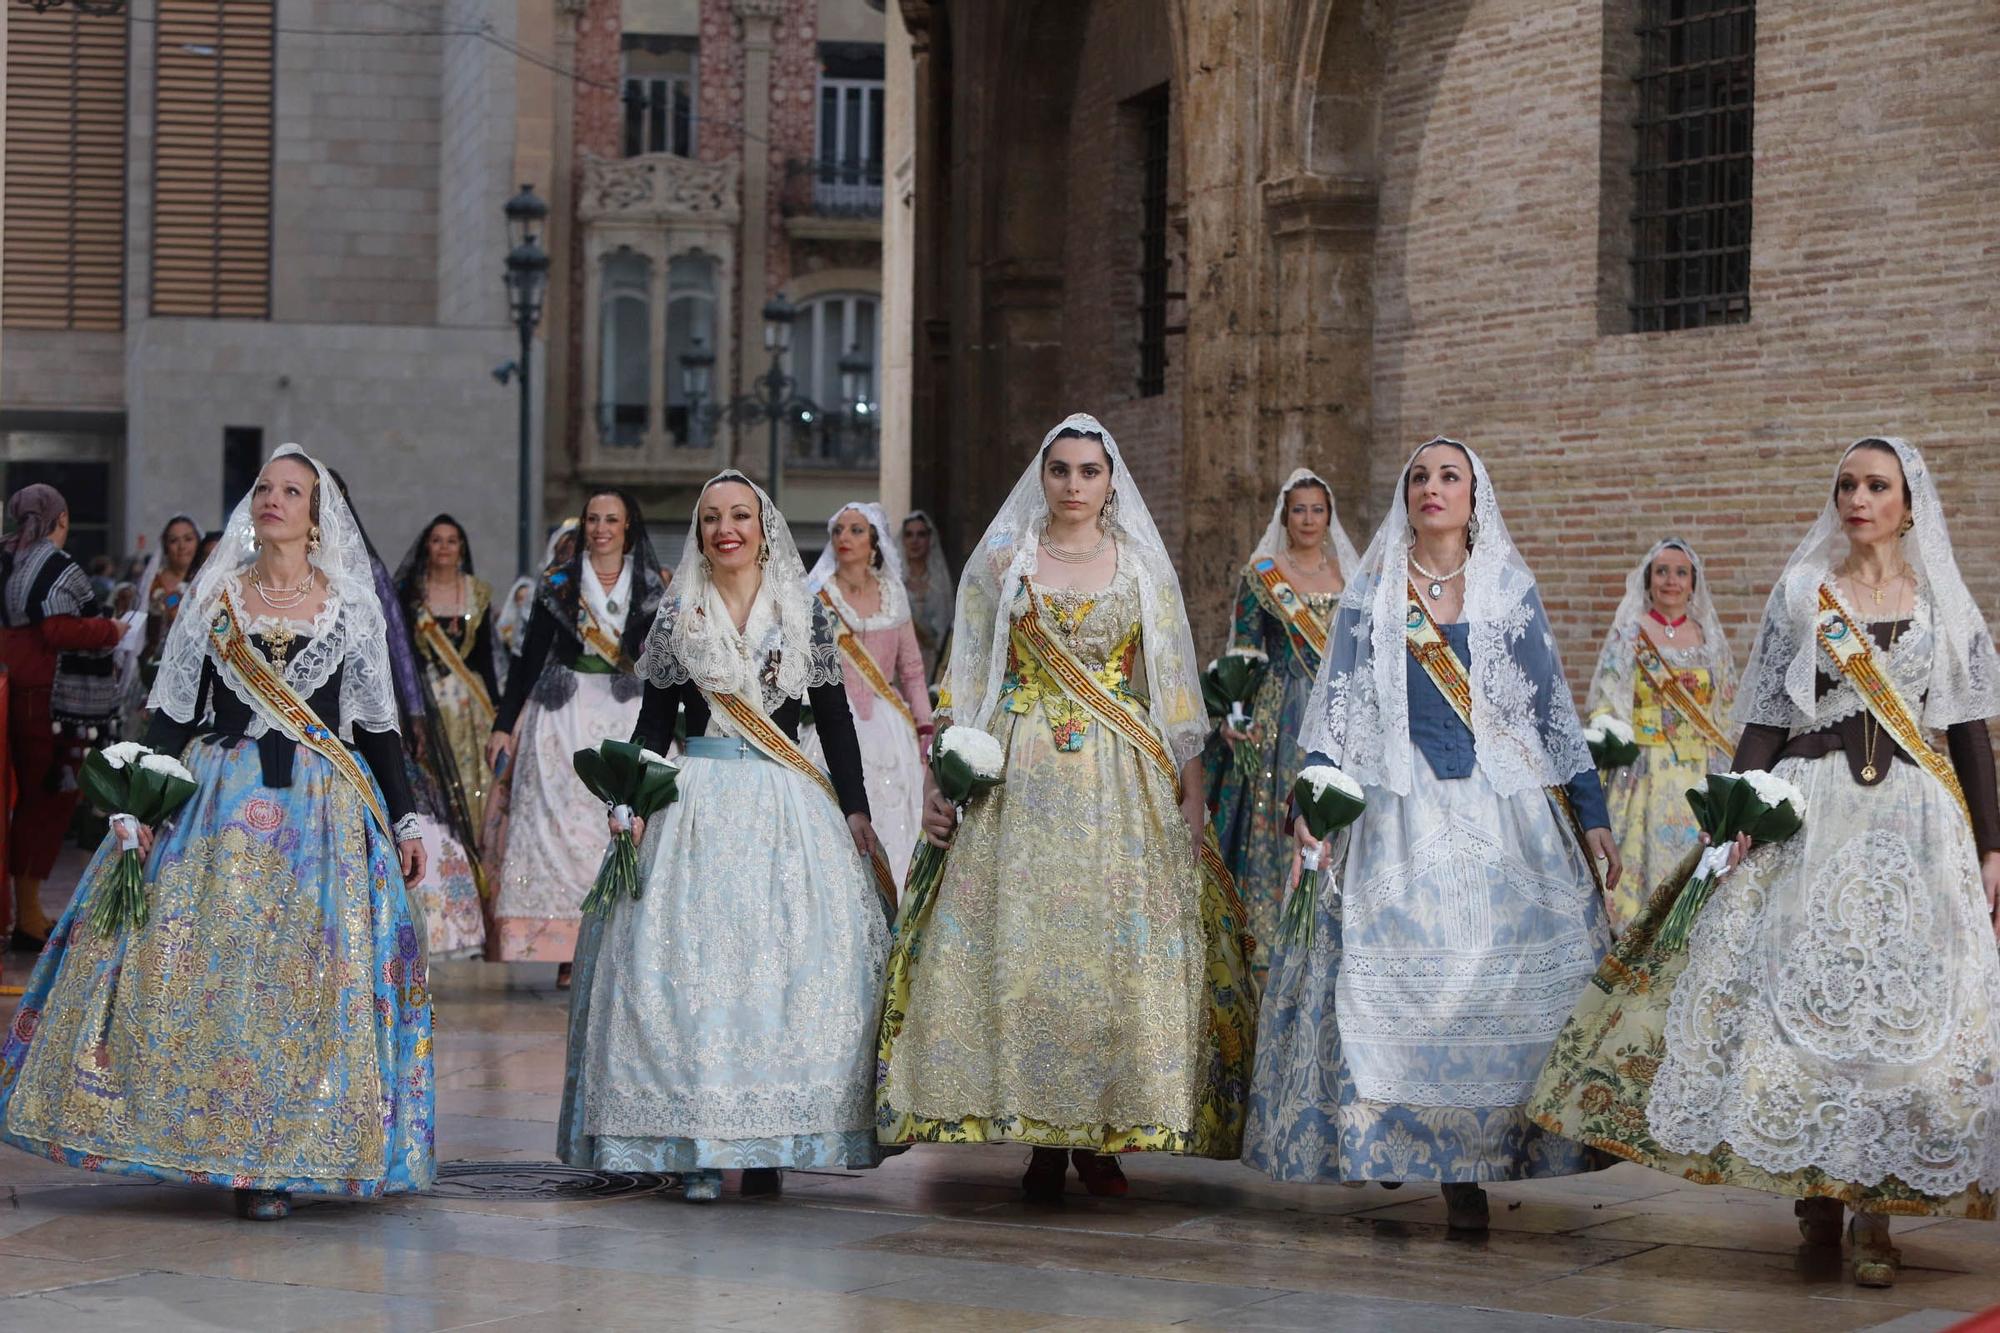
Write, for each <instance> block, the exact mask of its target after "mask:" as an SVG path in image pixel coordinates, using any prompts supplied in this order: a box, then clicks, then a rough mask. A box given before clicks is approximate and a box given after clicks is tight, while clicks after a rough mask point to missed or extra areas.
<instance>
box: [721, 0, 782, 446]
mask: <svg viewBox="0 0 2000 1333" xmlns="http://www.w3.org/2000/svg"><path fill="white" fill-rule="evenodd" d="M733 3H734V6H735V9H736V17H737V18H738V19H739V20H741V21H742V24H743V234H742V237H741V238H740V241H739V243H738V245H737V247H736V260H737V263H738V264H740V265H741V266H742V272H741V283H740V285H739V286H738V288H737V290H738V292H739V296H738V299H739V300H740V301H741V303H742V305H741V308H740V310H739V311H738V315H737V321H736V327H737V329H738V338H737V344H738V346H739V347H740V348H741V354H740V355H738V356H737V358H736V391H737V392H738V393H748V392H749V391H750V389H751V386H752V385H753V384H754V383H755V382H756V379H757V377H758V376H759V375H761V374H763V373H764V371H765V369H766V367H767V365H768V363H767V361H766V359H765V356H764V351H763V346H764V301H765V299H766V298H767V297H768V296H769V293H768V292H767V291H766V290H765V286H766V283H767V282H768V281H769V268H768V263H767V260H766V255H767V253H768V251H769V248H770V229H771V153H770V147H769V145H770V140H771V48H772V37H771V28H772V25H773V24H775V23H776V22H777V20H778V19H779V18H780V17H782V16H783V14H784V12H785V0H733ZM759 436H760V438H761V431H760V432H759ZM736 464H737V466H739V467H744V470H745V471H747V472H749V473H750V474H751V475H753V476H757V477H760V478H763V480H765V481H767V482H768V481H769V480H770V479H769V478H768V477H764V476H763V474H764V472H765V471H766V470H768V467H769V464H768V463H767V461H766V460H765V457H764V454H763V452H762V451H761V450H759V449H756V448H745V447H744V443H743V441H742V440H740V439H739V440H738V441H737V458H736ZM746 464H747V465H748V466H747V467H746V466H745V465H746Z"/></svg>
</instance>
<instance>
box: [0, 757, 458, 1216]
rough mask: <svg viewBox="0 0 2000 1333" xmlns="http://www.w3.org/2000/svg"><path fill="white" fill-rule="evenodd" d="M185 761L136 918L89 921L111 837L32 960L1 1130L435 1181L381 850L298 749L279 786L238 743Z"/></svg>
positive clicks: (423, 1053)
mask: <svg viewBox="0 0 2000 1333" xmlns="http://www.w3.org/2000/svg"><path fill="white" fill-rule="evenodd" d="M187 764H188V767H189V769H190V770H191V771H192V772H193V773H194V777H195V782H196V784H197V790H196V792H195V794H194V796H193V798H192V799H191V800H190V801H189V802H188V803H187V805H186V806H184V807H183V808H182V809H181V811H180V812H179V814H178V815H176V816H175V818H174V819H173V820H172V821H171V822H170V823H169V824H167V825H164V826H163V827H162V828H161V830H160V835H159V838H158V840H157V841H156V842H155V844H154V847H153V855H152V859H151V862H150V863H149V865H148V868H147V871H148V880H149V883H148V885H147V895H148V898H149V901H150V911H149V914H148V919H147V922H146V924H145V925H143V926H138V927H132V926H126V927H124V928H122V929H120V930H119V931H118V932H117V933H116V934H115V935H111V936H100V935H98V934H96V933H95V932H94V931H92V929H91V927H90V923H89V917H90V909H91V903H92V902H93V900H94V899H95V898H96V896H97V895H98V893H100V892H101V891H103V890H104V889H105V887H106V886H107V885H108V884H109V882H110V870H111V868H112V866H113V864H114V862H115V858H116V857H117V855H118V848H117V843H116V840H115V839H112V838H107V839H106V840H105V842H104V844H103V845H102V846H101V847H100V848H99V849H98V852H97V855H96V856H95V857H94V858H93V859H92V861H91V863H90V866H89V868H88V869H87V870H86V871H85V872H84V876H83V880H82V882H81V883H80V884H79V886H78V889H77V892H76V894H75V896H74V897H73V898H72V899H71V901H70V905H69V908H68V910H67V911H65V912H64V913H63V916H62V920H61V921H59V922H58V923H57V925H56V928H55V931H54V933H53V934H52V935H51V937H50V939H49V943H48V947H47V948H46V949H45V950H44V951H43V953H42V956H41V959H40V961H39V962H38V963H37V964H36V965H35V970H34V974H33V975H32V977H31V978H30V979H29V982H28V986H27V991H26V994H25V995H23V996H22V999H21V1004H20V1008H19V1010H18V1011H17V1012H16V1014H15V1018H14V1023H13V1026H12V1028H11V1029H10V1030H9V1032H8V1034H7V1039H6V1042H5V1044H4V1045H0V1140H4V1141H5V1142H7V1143H10V1144H12V1145H13V1146H15V1147H17V1148H21V1149H24V1150H25V1151H28V1152H32V1153H35V1154H37V1155H38V1156H43V1157H48V1158H50V1159H51V1160H54V1161H58V1162H63V1163H66V1164H68V1165H70V1166H78V1167H83V1168H86V1169H88V1170H93V1171H109V1172H113V1173H117V1174H122V1175H135V1176H143V1177H147V1178H149V1179H153V1180H162V1181H171V1182H177V1183H187V1184H196V1185H215V1186H220V1187H224V1188H228V1187H235V1188H238V1189H276V1190H289V1191H293V1192H296V1193H301V1194H335V1195H349V1196H354V1197H363V1198H366V1197H373V1196H377V1195H382V1194H400V1193H408V1192H412V1191H418V1190H423V1189H426V1188H428V1187H429V1185H430V1183H431V1179H432V1176H433V1173H434V1170H435V1159H434V1155H433V1127H434V1088H433V1077H432V1065H431V1008H430V996H429V991H428V988H427V983H426V976H425V967H424V960H423V958H422V950H421V946H420V944H419V930H418V926H417V924H416V923H414V922H413V921H412V919H411V914H410V913H411V908H410V900H409V897H408V895H407V893H406V892H405V889H404V884H403V878H402V875H401V873H400V872H399V870H398V867H397V863H396V857H395V850H394V846H393V844H392V843H391V842H390V841H389V840H388V839H387V838H386V837H385V836H384V835H383V834H382V833H381V832H380V831H379V830H378V829H376V828H375V826H374V824H373V822H372V821H371V820H370V818H369V816H368V813H367V810H366V807H365V806H364V805H363V803H362V800H361V797H360V795H359V794H358V793H357V792H356V791H355V790H354V789H353V787H352V786H350V785H349V784H348V783H347V781H346V780H345V779H343V778H342V777H341V776H340V775H339V774H338V773H337V772H336V771H335V770H334V768H333V766H332V765H331V764H329V763H328V762H327V761H326V760H324V759H322V758H321V757H319V756H318V755H317V754H314V753H312V752H311V751H309V750H307V749H304V748H303V747H301V748H300V750H299V753H298V759H297V764H296V767H295V769H294V773H293V781H292V785H291V786H290V787H286V788H271V787H266V786H265V785H263V768H262V764H261V762H260V761H259V758H258V753H257V747H256V746H255V745H254V744H251V743H248V742H236V743H230V742H221V741H216V742H210V741H198V742H196V743H195V744H194V745H193V746H192V747H190V750H189V753H188V756H187ZM377 799H378V800H379V799H380V794H379V792H378V793H377Z"/></svg>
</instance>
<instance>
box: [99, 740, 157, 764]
mask: <svg viewBox="0 0 2000 1333" xmlns="http://www.w3.org/2000/svg"><path fill="white" fill-rule="evenodd" d="M101 753H102V754H103V755H104V762H105V763H107V764H109V765H111V766H112V767H113V768H123V767H125V765H127V764H129V763H131V762H132V761H134V760H135V759H138V758H139V757H140V756H141V755H148V754H151V753H152V751H151V750H149V749H147V748H146V747H145V746H143V745H141V744H139V742H137V741H120V742H118V744H116V745H107V746H105V747H104V749H103V750H102V751H101Z"/></svg>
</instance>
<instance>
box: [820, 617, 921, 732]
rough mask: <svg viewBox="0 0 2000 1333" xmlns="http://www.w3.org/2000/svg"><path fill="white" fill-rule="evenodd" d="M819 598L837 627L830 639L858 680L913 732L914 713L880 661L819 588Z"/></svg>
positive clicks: (915, 727) (915, 721)
mask: <svg viewBox="0 0 2000 1333" xmlns="http://www.w3.org/2000/svg"><path fill="white" fill-rule="evenodd" d="M819 599H820V601H821V602H822V603H824V604H825V606H826V609H827V612H828V614H830V615H831V616H832V617H833V623H834V624H835V625H836V626H838V627H839V628H838V629H836V630H835V631H834V636H833V641H834V642H835V643H836V644H838V645H839V647H840V651H841V653H842V655H843V656H845V657H846V658H847V660H848V662H849V663H851V664H852V665H853V667H854V669H855V670H856V671H858V672H860V673H861V679H862V680H864V681H866V682H868V688H869V689H871V690H873V691H875V693H876V694H877V695H878V696H879V697H880V698H881V699H882V700H883V702H885V703H887V704H888V705H889V706H890V707H891V708H893V709H895V710H896V712H897V714H898V715H899V716H900V717H901V718H902V719H903V721H905V722H907V723H909V724H910V734H911V735H912V736H914V735H916V732H917V715H916V714H915V713H912V712H911V711H910V705H909V704H908V703H906V702H905V701H904V699H903V696H902V694H901V693H900V692H898V691H897V689H896V687H895V686H894V685H892V684H890V683H889V677H888V676H887V675H885V674H884V673H883V671H882V664H881V663H879V662H877V661H876V660H875V654H873V653H871V652H869V651H868V645H867V644H865V643H863V642H861V636H860V635H859V634H856V633H855V632H854V630H853V627H851V626H850V625H849V624H848V623H847V620H846V618H845V617H844V616H842V615H841V614H840V608H839V607H838V606H836V605H835V604H834V601H833V596H832V594H830V593H829V592H827V590H826V589H825V588H821V589H820V590H819Z"/></svg>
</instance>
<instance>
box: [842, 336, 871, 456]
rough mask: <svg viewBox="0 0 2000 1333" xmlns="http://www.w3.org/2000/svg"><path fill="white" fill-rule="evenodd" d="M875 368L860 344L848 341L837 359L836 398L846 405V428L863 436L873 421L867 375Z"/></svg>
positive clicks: (869, 376) (869, 385)
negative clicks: (837, 389) (837, 391)
mask: <svg viewBox="0 0 2000 1333" xmlns="http://www.w3.org/2000/svg"><path fill="white" fill-rule="evenodd" d="M874 370H875V366H874V363H872V362H871V361H869V359H868V355H867V353H865V352H863V351H862V350H861V344H860V343H849V344H848V347H847V355H846V356H843V357H841V358H840V401H841V402H842V403H843V404H845V405H846V408H847V420H848V424H849V428H850V429H852V430H853V431H854V432H855V433H856V434H857V435H858V436H861V437H864V438H865V437H866V436H867V434H868V432H869V430H870V429H871V428H872V427H873V426H874V424H875V421H874V418H875V400H874V398H873V385H871V384H870V382H869V381H870V378H871V376H872V375H873V373H874Z"/></svg>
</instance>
